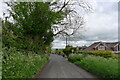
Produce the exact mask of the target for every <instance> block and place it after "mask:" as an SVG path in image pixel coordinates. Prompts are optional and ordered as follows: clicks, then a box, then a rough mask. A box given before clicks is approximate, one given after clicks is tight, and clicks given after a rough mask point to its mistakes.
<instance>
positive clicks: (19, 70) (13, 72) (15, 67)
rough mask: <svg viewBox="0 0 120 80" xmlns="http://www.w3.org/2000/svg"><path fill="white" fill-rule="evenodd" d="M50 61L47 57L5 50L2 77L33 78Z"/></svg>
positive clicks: (11, 49)
mask: <svg viewBox="0 0 120 80" xmlns="http://www.w3.org/2000/svg"><path fill="white" fill-rule="evenodd" d="M8 54H9V55H8ZM48 60H49V59H48V57H47V56H46V55H40V54H35V53H32V52H25V51H16V49H15V48H10V49H7V48H6V49H5V48H4V49H3V73H2V76H3V78H33V77H34V75H35V74H36V73H37V72H38V71H39V70H40V68H42V67H43V66H44V64H45V63H47V62H48Z"/></svg>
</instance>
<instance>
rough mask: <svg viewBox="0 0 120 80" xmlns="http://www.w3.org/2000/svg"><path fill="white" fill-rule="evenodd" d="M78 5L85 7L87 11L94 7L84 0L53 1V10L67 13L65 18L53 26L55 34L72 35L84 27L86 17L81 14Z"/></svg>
mask: <svg viewBox="0 0 120 80" xmlns="http://www.w3.org/2000/svg"><path fill="white" fill-rule="evenodd" d="M52 4H54V5H52ZM76 7H77V8H78V9H80V8H82V9H84V10H85V12H86V11H91V10H92V7H91V6H90V5H89V4H88V3H87V2H85V1H84V0H59V1H54V2H51V10H52V11H56V12H58V13H59V12H64V13H66V14H65V18H64V19H63V20H61V21H60V22H59V24H57V25H54V26H53V31H54V32H55V34H54V35H55V36H58V35H62V36H71V35H73V34H75V33H77V31H78V30H79V29H82V28H83V25H84V23H85V22H84V18H83V16H81V15H80V12H79V11H78V10H77V9H76Z"/></svg>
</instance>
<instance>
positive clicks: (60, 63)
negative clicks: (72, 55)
mask: <svg viewBox="0 0 120 80" xmlns="http://www.w3.org/2000/svg"><path fill="white" fill-rule="evenodd" d="M38 77H39V78H96V77H95V76H94V75H92V74H90V73H89V72H87V71H85V70H83V69H82V68H79V67H77V66H76V65H74V64H72V63H70V62H69V61H67V59H65V58H63V57H62V56H59V55H55V54H51V56H50V62H49V63H48V64H47V65H46V67H44V68H43V70H42V71H41V73H40V75H39V76H38Z"/></svg>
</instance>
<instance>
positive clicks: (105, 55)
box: [77, 51, 113, 58]
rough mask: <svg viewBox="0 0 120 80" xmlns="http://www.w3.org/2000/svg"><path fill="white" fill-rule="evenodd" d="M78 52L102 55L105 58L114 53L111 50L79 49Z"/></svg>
mask: <svg viewBox="0 0 120 80" xmlns="http://www.w3.org/2000/svg"><path fill="white" fill-rule="evenodd" d="M77 53H78V54H84V55H88V54H89V55H95V56H102V57H105V58H108V57H112V55H113V53H112V52H111V51H79V52H77Z"/></svg>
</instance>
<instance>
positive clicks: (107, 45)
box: [84, 42, 120, 51]
mask: <svg viewBox="0 0 120 80" xmlns="http://www.w3.org/2000/svg"><path fill="white" fill-rule="evenodd" d="M118 43H120V42H109V43H108V42H96V43H93V44H92V45H90V46H89V47H87V48H86V49H84V51H94V48H96V47H97V46H99V45H100V44H103V45H104V46H105V47H107V50H112V47H115V46H116V45H117V44H118Z"/></svg>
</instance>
